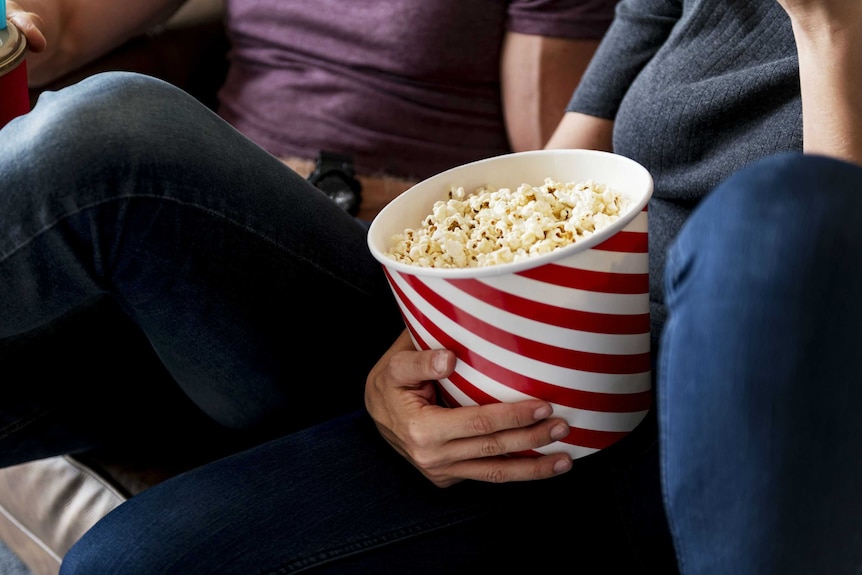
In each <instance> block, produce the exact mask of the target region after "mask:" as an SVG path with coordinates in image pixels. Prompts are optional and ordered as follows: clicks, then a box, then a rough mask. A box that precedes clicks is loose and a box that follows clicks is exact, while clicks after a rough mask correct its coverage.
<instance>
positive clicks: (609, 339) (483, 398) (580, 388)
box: [368, 150, 653, 458]
mask: <svg viewBox="0 0 862 575" xmlns="http://www.w3.org/2000/svg"><path fill="white" fill-rule="evenodd" d="M546 178H551V179H553V180H554V181H557V182H561V183H566V182H583V181H586V180H593V181H595V182H597V183H603V184H606V185H608V186H610V187H611V188H612V189H613V190H615V191H616V192H618V193H619V194H620V195H621V196H623V197H624V198H625V199H627V200H628V209H627V210H626V211H625V212H623V213H622V214H621V215H620V217H619V218H618V219H617V220H616V221H614V222H612V223H611V224H609V225H608V226H606V227H604V228H601V229H600V230H598V231H597V232H595V233H594V234H593V235H592V236H589V237H586V238H583V239H580V240H578V241H577V242H575V243H573V244H569V245H567V246H563V247H558V248H556V249H554V250H552V251H550V252H548V253H545V254H542V255H535V256H530V257H529V258H527V259H524V260H520V261H516V262H512V263H504V264H496V265H491V266H486V267H472V268H429V267H421V266H416V265H412V264H409V263H402V262H398V261H396V260H395V259H393V258H391V257H390V256H388V255H387V254H386V252H387V251H388V250H389V248H390V245H391V244H390V242H391V238H392V236H393V235H395V234H400V233H402V232H403V231H404V229H405V228H408V227H409V228H417V227H419V225H420V222H421V221H422V220H423V219H424V218H425V217H426V216H427V215H428V214H430V213H431V211H432V206H433V205H434V203H435V202H436V201H438V200H445V199H447V198H448V192H449V189H450V187H451V186H462V187H464V189H465V190H468V191H469V190H473V189H475V188H477V187H479V186H483V185H490V186H494V187H496V188H504V187H506V188H516V187H517V186H519V185H520V184H523V183H526V184H530V185H533V186H540V185H542V183H543V182H544V181H545V179H546ZM652 189H653V180H652V177H651V176H650V174H649V172H648V171H647V170H646V169H645V168H644V167H643V166H641V165H640V164H638V163H637V162H635V161H633V160H630V159H628V158H626V157H624V156H621V155H617V154H612V153H607V152H599V151H593V150H539V151H533V152H521V153H514V154H507V155H502V156H497V157H493V158H489V159H486V160H480V161H477V162H473V163H470V164H465V165H463V166H459V167H456V168H453V169H450V170H447V171H445V172H442V173H440V174H437V175H435V176H433V177H431V178H429V179H427V180H424V181H422V182H420V183H418V184H416V185H415V186H413V187H412V188H410V189H409V190H407V191H406V192H404V193H403V194H401V195H400V196H398V197H396V198H395V199H394V200H392V202H390V203H389V204H388V205H387V206H386V207H385V208H384V209H383V210H381V212H380V213H379V214H378V216H377V217H376V218H375V219H374V220H373V222H372V224H371V227H370V229H369V233H368V245H369V247H370V249H371V252H372V254H373V255H374V257H375V258H376V259H377V260H378V261H379V262H380V263H381V264H382V265H383V268H384V271H385V273H386V276H387V278H388V280H389V283H390V286H391V288H392V292H393V294H394V296H395V298H396V299H397V301H398V304H399V307H400V310H401V313H402V315H403V317H404V321H405V323H406V325H407V328H408V330H409V332H410V334H411V336H412V339H413V343H414V345H415V346H416V348H417V349H435V348H446V349H450V350H452V351H454V352H455V353H456V355H457V361H456V364H455V370H454V372H453V373H452V374H451V375H450V376H449V377H448V378H445V379H442V380H440V381H439V382H438V384H439V385H438V390H439V393H440V395H441V397H442V399H443V400H444V401H445V402H446V403H447V404H448V405H450V406H459V405H477V404H487V403H491V402H499V401H517V400H521V399H528V398H540V399H544V400H546V401H548V402H550V403H551V404H552V405H553V407H554V413H555V415H556V416H559V417H563V418H565V419H566V420H567V421H568V423H569V425H570V426H571V433H570V434H569V435H568V436H567V437H565V438H564V439H562V440H560V441H558V442H555V443H553V444H550V445H548V446H545V447H543V448H541V449H539V450H536V451H530V452H523V453H519V454H517V455H524V456H536V455H539V454H540V453H553V452H559V451H567V452H568V453H570V454H571V455H572V457H573V458H580V457H584V456H586V455H589V454H592V453H595V452H596V451H599V450H601V449H603V448H605V447H608V446H610V445H612V444H613V443H615V442H617V441H618V440H620V439H621V438H622V437H624V436H625V435H626V434H627V433H629V432H630V431H631V430H633V429H634V428H635V427H636V426H637V425H638V424H639V423H640V422H641V420H642V419H643V418H644V417H645V416H646V414H647V412H648V411H649V409H650V406H651V397H652V395H651V391H650V387H651V377H650V376H651V362H650V324H649V268H648V254H647V251H648V242H647V239H648V238H647V202H648V201H649V199H650V197H651V195H652Z"/></svg>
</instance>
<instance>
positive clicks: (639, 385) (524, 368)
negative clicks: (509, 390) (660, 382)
mask: <svg viewBox="0 0 862 575" xmlns="http://www.w3.org/2000/svg"><path fill="white" fill-rule="evenodd" d="M413 295H414V296H415V294H413ZM399 304H400V302H399ZM418 304H419V305H417V307H418V308H419V309H420V311H421V312H422V313H424V314H425V315H426V316H428V317H429V319H430V320H431V321H432V322H433V323H434V324H436V325H437V326H438V327H439V328H440V329H442V330H443V332H444V333H446V334H447V335H449V336H450V337H452V338H453V339H455V340H456V341H458V342H459V343H460V344H461V345H463V346H464V347H466V348H467V349H470V350H471V351H473V352H474V353H476V354H478V355H480V356H482V357H484V358H487V359H488V360H490V361H492V362H494V363H496V364H498V365H500V366H501V367H504V368H506V369H508V370H510V371H514V372H515V373H519V374H521V375H524V376H526V377H531V378H534V379H538V380H539V381H543V382H547V383H551V384H554V385H559V386H561V387H566V388H568V389H577V390H581V391H593V392H598V393H638V392H641V391H646V390H648V389H649V388H650V386H651V383H650V372H649V371H647V372H644V373H635V374H604V373H592V372H587V371H579V370H575V369H568V368H564V367H559V366H556V365H551V364H548V363H545V362H541V361H537V360H534V359H530V358H528V357H524V356H522V355H518V354H516V353H513V352H511V351H509V350H507V349H504V348H502V347H500V346H498V345H495V344H493V343H491V342H488V341H486V340H484V339H482V338H480V337H478V336H476V335H474V334H473V333H471V332H469V331H467V330H465V329H464V328H462V327H461V326H459V325H457V324H456V323H455V322H453V321H451V320H449V318H447V317H445V316H444V315H442V314H440V313H438V312H437V311H436V310H435V309H434V308H433V307H431V306H430V305H428V304H427V302H423V301H421V300H420V302H418ZM402 311H403V312H404V315H405V318H406V320H407V322H408V324H409V325H410V326H411V327H412V328H413V329H414V330H416V333H417V334H419V336H420V337H421V338H422V339H423V340H425V341H426V342H427V344H428V345H429V347H431V348H440V347H442V345H441V344H440V342H439V341H437V340H436V339H435V338H433V337H432V336H431V334H429V333H428V331H427V330H426V329H425V328H424V327H423V326H422V325H421V324H420V323H419V321H417V319H416V317H415V316H413V315H412V314H411V313H410V310H408V309H407V308H403V309H402Z"/></svg>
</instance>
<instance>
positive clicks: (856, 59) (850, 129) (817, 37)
mask: <svg viewBox="0 0 862 575" xmlns="http://www.w3.org/2000/svg"><path fill="white" fill-rule="evenodd" d="M777 1H778V3H779V4H781V6H782V7H783V8H784V10H785V11H786V12H787V14H788V15H789V16H790V22H791V25H792V26H793V34H794V37H795V39H796V49H797V52H798V54H799V77H800V89H801V91H802V118H803V120H802V134H803V147H804V151H805V152H806V153H811V154H823V155H828V156H833V157H836V158H840V159H843V160H847V161H850V162H853V163H856V164H859V165H862V93H860V90H859V71H860V70H862V2H859V0H777Z"/></svg>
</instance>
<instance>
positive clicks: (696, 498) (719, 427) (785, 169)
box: [658, 154, 862, 575]
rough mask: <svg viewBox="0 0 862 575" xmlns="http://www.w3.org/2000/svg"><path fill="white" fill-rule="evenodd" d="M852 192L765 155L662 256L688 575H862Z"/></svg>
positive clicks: (668, 444) (861, 378)
mask: <svg viewBox="0 0 862 575" xmlns="http://www.w3.org/2000/svg"><path fill="white" fill-rule="evenodd" d="M860 192H862V170H860V169H859V168H858V167H855V166H851V165H848V164H844V163H841V162H838V161H835V160H831V159H826V158H816V157H807V156H802V155H799V154H788V155H782V156H778V157H774V158H770V159H767V160H765V161H761V162H759V163H757V164H756V165H754V166H752V167H749V168H747V169H745V170H742V171H741V172H740V173H738V174H737V175H735V176H734V177H732V178H730V179H729V180H728V181H727V182H725V183H724V184H723V185H721V186H719V187H718V188H717V189H716V190H715V191H714V192H713V193H712V195H711V196H709V197H708V198H707V199H706V200H705V201H704V202H703V204H702V205H701V206H700V207H699V208H698V209H697V210H696V212H695V213H694V214H693V215H692V217H691V220H690V222H689V223H688V224H687V225H686V227H685V228H684V229H683V231H682V232H681V233H680V235H679V237H678V239H677V241H676V243H675V245H674V246H673V247H672V248H671V251H670V253H669V257H668V262H669V263H668V268H667V277H666V289H667V296H668V304H669V309H670V314H669V320H668V323H667V325H666V329H665V332H664V334H663V339H662V347H661V358H660V364H659V378H660V379H659V385H658V390H659V394H660V395H659V418H660V429H661V433H660V439H661V447H662V450H663V462H662V473H663V482H664V491H665V504H666V507H667V511H668V517H669V521H670V525H671V531H672V533H673V535H674V540H675V545H676V549H677V555H678V558H679V563H680V570H681V571H682V572H683V573H686V574H688V573H697V574H704V573H716V574H725V573H733V574H734V575H748V574H752V575H754V574H759V573H781V574H782V575H792V574H795V573H799V574H808V573H834V574H839V573H846V574H848V575H849V574H856V573H859V569H860V567H862V491H860V489H862V426H860V425H859V406H860V405H862V363H860V362H858V361H856V360H854V359H853V358H855V357H857V356H858V353H859V349H858V345H859V337H858V328H859V325H860V324H862V298H860V297H859V296H860V294H862V265H860V263H859V257H858V254H860V253H862V226H860V224H859V222H860V218H862V193H860Z"/></svg>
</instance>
